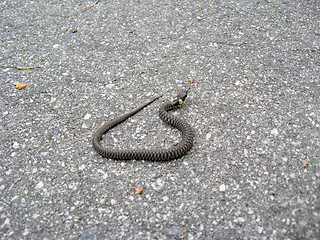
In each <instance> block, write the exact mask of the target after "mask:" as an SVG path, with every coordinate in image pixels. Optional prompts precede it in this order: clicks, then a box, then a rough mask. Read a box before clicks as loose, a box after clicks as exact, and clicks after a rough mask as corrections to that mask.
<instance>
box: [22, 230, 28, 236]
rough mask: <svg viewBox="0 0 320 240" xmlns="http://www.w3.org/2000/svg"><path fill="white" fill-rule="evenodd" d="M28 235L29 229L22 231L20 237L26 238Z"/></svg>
mask: <svg viewBox="0 0 320 240" xmlns="http://www.w3.org/2000/svg"><path fill="white" fill-rule="evenodd" d="M28 234H29V229H28V228H26V229H24V231H23V233H22V235H23V236H27V235H28Z"/></svg>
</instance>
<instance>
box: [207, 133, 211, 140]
mask: <svg viewBox="0 0 320 240" xmlns="http://www.w3.org/2000/svg"><path fill="white" fill-rule="evenodd" d="M210 138H211V132H209V133H207V135H206V140H207V141H209V140H210Z"/></svg>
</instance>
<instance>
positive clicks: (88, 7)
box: [82, 0, 100, 12]
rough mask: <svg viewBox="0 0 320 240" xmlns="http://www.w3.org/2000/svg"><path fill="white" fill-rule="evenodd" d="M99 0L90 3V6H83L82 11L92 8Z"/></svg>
mask: <svg viewBox="0 0 320 240" xmlns="http://www.w3.org/2000/svg"><path fill="white" fill-rule="evenodd" d="M99 1H100V0H97V1H95V2H94V3H93V4H91V5H90V6H87V7H85V8H84V9H83V10H82V12H84V11H87V10H89V9H90V8H92V7H93V6H94V5H96V4H97V3H98V2H99Z"/></svg>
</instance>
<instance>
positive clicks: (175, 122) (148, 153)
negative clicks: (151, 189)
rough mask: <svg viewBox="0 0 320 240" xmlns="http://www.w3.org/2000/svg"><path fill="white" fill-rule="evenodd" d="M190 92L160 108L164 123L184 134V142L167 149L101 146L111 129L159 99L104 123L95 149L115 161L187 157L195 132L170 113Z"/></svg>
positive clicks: (98, 130) (183, 93)
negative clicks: (126, 148)
mask: <svg viewBox="0 0 320 240" xmlns="http://www.w3.org/2000/svg"><path fill="white" fill-rule="evenodd" d="M187 93H188V91H185V92H181V93H179V94H178V96H177V97H176V98H175V99H174V100H173V101H172V102H170V101H167V102H165V103H164V104H162V105H161V107H160V108H159V117H160V118H161V119H162V121H164V122H166V123H168V124H169V125H171V126H172V127H174V128H177V129H178V130H179V131H180V132H181V133H182V140H181V141H180V142H179V143H178V144H177V145H175V146H172V147H170V148H167V149H162V148H159V149H151V150H149V149H137V150H135V149H133V150H131V149H130V150H115V149H111V148H105V147H103V146H102V145H101V143H100V141H101V139H102V136H103V135H104V134H105V133H106V132H107V131H109V130H110V129H111V128H113V127H115V126H116V125H118V124H120V123H122V122H124V121H125V120H126V119H127V118H129V117H131V116H132V115H134V114H136V113H137V112H139V111H140V110H142V109H143V108H145V107H146V106H148V105H149V104H151V103H152V102H154V101H155V100H157V99H158V98H160V97H161V96H159V97H156V98H154V99H152V100H151V101H149V102H147V103H145V104H144V105H142V106H140V107H138V108H136V109H134V110H133V111H131V112H129V113H127V114H124V115H122V116H120V117H118V118H116V119H114V120H111V121H109V122H106V123H104V124H103V125H102V126H100V127H99V128H98V129H97V131H96V132H95V133H94V134H93V139H92V143H93V147H94V149H95V150H96V151H97V152H98V153H99V154H100V155H102V156H104V157H106V158H111V159H115V160H133V159H136V160H151V161H162V160H163V161H165V160H172V159H176V158H180V157H182V156H183V155H185V154H186V153H187V152H188V151H189V150H190V149H191V147H192V146H193V138H194V132H193V130H192V128H191V127H190V126H189V124H188V123H187V122H185V121H184V120H182V119H180V118H177V117H175V116H173V115H172V114H170V113H169V111H171V110H173V109H176V108H177V107H178V106H180V105H181V104H183V102H184V100H185V99H186V97H187Z"/></svg>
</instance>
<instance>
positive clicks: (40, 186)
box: [36, 181, 44, 190]
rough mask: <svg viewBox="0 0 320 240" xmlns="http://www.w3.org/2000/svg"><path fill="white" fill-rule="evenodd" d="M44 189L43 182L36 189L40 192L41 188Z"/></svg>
mask: <svg viewBox="0 0 320 240" xmlns="http://www.w3.org/2000/svg"><path fill="white" fill-rule="evenodd" d="M43 187H44V183H43V182H42V181H40V182H38V184H37V185H36V189H37V190H39V189H41V188H43Z"/></svg>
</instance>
